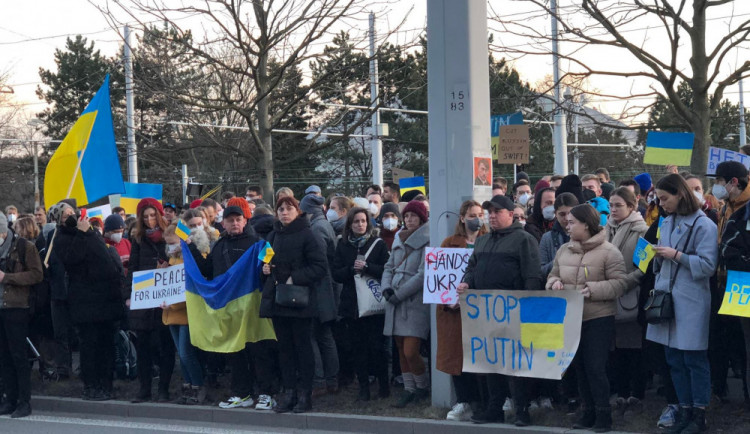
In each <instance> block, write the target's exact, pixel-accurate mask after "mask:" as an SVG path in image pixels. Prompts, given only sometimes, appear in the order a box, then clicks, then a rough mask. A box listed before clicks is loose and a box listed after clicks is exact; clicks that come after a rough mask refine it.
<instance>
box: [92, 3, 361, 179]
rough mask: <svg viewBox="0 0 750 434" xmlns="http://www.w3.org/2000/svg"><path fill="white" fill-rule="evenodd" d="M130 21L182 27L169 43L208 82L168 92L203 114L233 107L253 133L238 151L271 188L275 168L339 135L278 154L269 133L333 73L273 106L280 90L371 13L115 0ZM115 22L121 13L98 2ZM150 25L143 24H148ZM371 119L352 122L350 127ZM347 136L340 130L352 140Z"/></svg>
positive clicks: (326, 6) (339, 6)
mask: <svg viewBox="0 0 750 434" xmlns="http://www.w3.org/2000/svg"><path fill="white" fill-rule="evenodd" d="M113 4H116V5H117V6H118V7H119V8H120V9H121V10H122V12H125V13H126V14H127V16H128V17H129V18H128V19H129V20H136V21H138V22H140V23H141V24H142V25H144V24H145V22H144V20H143V17H144V16H147V17H150V18H156V19H157V20H159V21H163V22H165V23H168V25H169V26H170V27H171V28H174V29H175V30H176V37H174V38H173V39H172V40H170V42H172V43H182V44H184V48H185V50H186V52H187V53H189V54H190V56H191V57H192V58H193V59H195V61H196V62H197V64H196V65H194V66H196V67H198V68H200V69H201V70H203V71H204V72H205V74H204V76H205V77H206V79H205V80H206V81H205V82H199V83H194V85H193V86H192V87H191V88H189V89H187V91H183V92H181V91H175V92H174V93H173V94H171V95H170V97H171V98H174V99H176V100H178V101H180V102H182V103H184V104H187V105H188V106H189V107H191V108H192V110H194V111H196V112H200V113H203V114H205V113H208V112H221V111H224V112H226V111H232V112H235V113H237V114H238V115H239V116H240V117H241V118H242V120H243V123H244V126H245V127H247V128H248V135H249V137H248V138H249V140H246V141H245V142H244V143H241V144H237V147H236V152H237V153H238V154H240V155H242V156H243V157H244V158H246V159H247V160H248V161H251V162H253V163H254V164H255V167H256V169H257V170H259V171H260V172H261V173H262V174H263V175H264V176H263V177H262V180H261V184H262V186H263V188H264V189H266V191H273V179H274V167H275V166H276V165H283V164H285V163H286V162H291V161H295V160H297V159H299V158H302V157H304V156H305V155H308V154H309V153H312V152H317V151H319V150H321V149H324V148H325V147H327V146H331V145H332V144H333V143H334V142H333V141H330V140H329V141H320V140H315V138H313V139H311V140H308V141H307V142H306V144H305V146H304V148H303V149H299V150H295V152H293V153H291V154H289V155H280V156H277V155H274V146H273V143H272V140H271V133H272V130H273V129H274V128H276V127H277V126H278V125H279V124H280V123H281V122H282V120H283V119H284V118H285V117H286V116H288V115H289V114H290V113H291V112H293V111H294V110H295V108H297V107H298V106H299V105H300V104H307V103H309V101H308V100H309V99H312V98H314V89H315V88H316V86H318V85H319V84H320V83H321V82H323V81H325V80H327V79H329V76H322V77H318V78H316V79H315V80H311V81H310V82H308V83H305V84H304V86H305V87H306V89H307V92H303V93H302V94H300V95H299V96H298V97H296V98H293V99H291V100H290V101H287V102H286V104H285V105H284V106H282V107H274V110H271V107H272V96H273V94H274V91H275V89H277V88H278V87H279V86H281V85H282V84H283V83H284V80H285V78H286V77H287V76H288V75H289V74H290V73H291V72H292V71H293V70H294V69H295V68H298V67H300V66H301V65H304V64H305V63H306V62H309V61H310V60H312V59H314V58H315V57H316V56H318V55H319V53H320V48H322V47H320V45H321V44H324V43H326V42H327V38H329V36H330V35H331V34H332V33H334V32H335V31H336V27H339V26H346V27H355V28H356V27H359V28H362V27H364V26H363V23H364V22H365V20H366V18H367V15H366V11H365V10H364V3H361V2H359V1H357V0H316V1H303V0H286V1H283V2H274V1H270V0H253V1H242V0H199V1H195V2H192V3H186V2H179V3H177V6H176V3H175V2H171V1H165V0H157V1H147V0H129V1H126V2H113ZM100 9H101V10H102V12H103V13H104V14H105V16H107V17H108V19H109V20H110V21H111V23H112V24H113V25H118V26H119V24H120V23H119V22H118V21H117V19H116V18H115V15H116V14H115V13H113V11H111V10H109V9H108V6H107V7H105V8H100ZM190 22H200V23H201V25H203V26H204V29H203V30H204V32H205V36H204V37H203V39H202V40H201V41H197V39H198V38H197V37H195V39H193V38H186V37H184V36H185V35H186V34H188V33H189V32H190V30H189V29H188V28H187V24H186V23H190ZM144 27H145V25H144ZM300 85H302V83H300ZM367 119H368V117H367V116H363V117H362V120H361V121H360V122H359V123H358V124H356V125H351V128H350V129H349V130H348V131H347V132H346V134H351V132H352V131H354V130H356V128H357V127H359V126H360V125H362V124H363V123H364V122H366V121H367ZM346 139H347V137H346V136H345V137H342V140H346Z"/></svg>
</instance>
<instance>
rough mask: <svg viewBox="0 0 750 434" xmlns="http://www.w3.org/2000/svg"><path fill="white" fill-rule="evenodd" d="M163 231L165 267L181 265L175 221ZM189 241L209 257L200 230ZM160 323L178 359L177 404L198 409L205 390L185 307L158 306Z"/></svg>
mask: <svg viewBox="0 0 750 434" xmlns="http://www.w3.org/2000/svg"><path fill="white" fill-rule="evenodd" d="M175 220H176V221H175V222H174V223H172V224H171V225H169V226H168V227H167V229H166V230H165V231H164V240H165V241H166V243H167V257H169V263H168V264H165V265H169V266H172V265H177V264H182V263H183V259H182V249H181V247H180V238H179V237H178V236H177V235H176V234H175V230H176V229H177V220H178V219H175ZM190 240H191V242H192V244H193V245H195V247H196V248H198V251H199V252H200V253H201V254H202V255H203V257H204V258H205V257H206V256H207V255H208V253H209V241H208V234H207V233H206V232H205V231H203V230H200V229H194V230H192V231H190ZM161 309H162V314H161V321H162V323H163V324H164V325H166V326H167V327H169V332H170V334H171V335H172V340H173V342H174V345H175V347H176V348H177V354H178V355H179V356H180V370H181V371H182V378H183V380H184V381H185V382H184V383H183V384H182V396H181V397H180V398H179V399H178V400H177V403H178V404H184V405H198V404H202V403H203V402H204V401H205V400H206V387H205V386H204V384H203V368H202V367H201V363H200V360H199V358H198V349H197V348H195V347H194V346H193V345H192V344H191V343H190V328H189V326H188V316H187V306H186V304H185V302H184V301H183V302H181V303H175V304H170V305H167V304H166V303H164V304H162V305H161Z"/></svg>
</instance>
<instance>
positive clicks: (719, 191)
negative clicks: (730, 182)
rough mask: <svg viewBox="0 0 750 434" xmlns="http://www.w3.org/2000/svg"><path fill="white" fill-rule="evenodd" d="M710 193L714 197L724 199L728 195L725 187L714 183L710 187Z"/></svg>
mask: <svg viewBox="0 0 750 434" xmlns="http://www.w3.org/2000/svg"><path fill="white" fill-rule="evenodd" d="M711 194H713V195H714V197H715V198H717V199H719V200H724V199H726V198H728V197H729V192H728V191H727V188H726V187H724V186H723V185H721V184H714V186H713V187H711Z"/></svg>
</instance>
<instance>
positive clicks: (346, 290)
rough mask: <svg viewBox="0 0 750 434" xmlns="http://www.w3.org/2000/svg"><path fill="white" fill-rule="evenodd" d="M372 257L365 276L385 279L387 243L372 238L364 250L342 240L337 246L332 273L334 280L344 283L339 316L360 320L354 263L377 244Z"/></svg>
mask: <svg viewBox="0 0 750 434" xmlns="http://www.w3.org/2000/svg"><path fill="white" fill-rule="evenodd" d="M376 241H377V244H376V245H375V247H373V248H372V251H371V252H370V255H369V256H367V261H366V262H367V266H366V267H365V270H364V274H366V275H368V276H371V277H374V278H376V279H378V280H380V278H381V277H383V269H384V267H385V263H386V262H388V257H389V256H390V254H389V253H388V246H386V245H385V241H383V240H381V239H380V238H377V237H376V236H374V235H373V236H371V237H370V239H369V240H367V242H366V243H365V245H364V246H362V248H360V249H357V248H356V247H355V246H354V245H353V244H352V243H350V242H349V241H348V240H346V241H345V240H341V241H339V244H338V245H337V246H336V255H335V256H334V259H333V266H332V267H331V272H332V274H333V280H335V281H336V282H339V283H342V284H343V288H342V290H341V303H340V305H339V315H341V316H342V317H344V318H359V307H358V305H357V288H356V286H355V284H354V274H355V273H354V261H355V260H356V259H357V255H364V254H365V253H367V250H369V249H370V246H372V243H374V242H376Z"/></svg>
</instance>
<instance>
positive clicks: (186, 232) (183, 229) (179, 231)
mask: <svg viewBox="0 0 750 434" xmlns="http://www.w3.org/2000/svg"><path fill="white" fill-rule="evenodd" d="M174 233H175V235H177V236H178V237H179V238H180V239H181V240H182V241H185V240H187V239H188V236H190V228H189V227H188V225H186V224H185V222H184V221H182V219H180V220H177V228H176V229H175V231H174Z"/></svg>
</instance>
